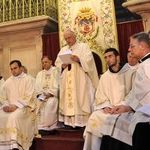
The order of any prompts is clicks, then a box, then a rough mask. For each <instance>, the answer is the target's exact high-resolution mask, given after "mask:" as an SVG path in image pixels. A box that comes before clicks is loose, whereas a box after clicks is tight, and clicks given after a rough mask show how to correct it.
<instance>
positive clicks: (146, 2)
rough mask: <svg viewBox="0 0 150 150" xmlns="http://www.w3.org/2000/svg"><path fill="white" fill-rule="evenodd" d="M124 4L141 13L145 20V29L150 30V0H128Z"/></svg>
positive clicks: (132, 10)
mask: <svg viewBox="0 0 150 150" xmlns="http://www.w3.org/2000/svg"><path fill="white" fill-rule="evenodd" d="M122 6H123V7H126V8H127V9H129V10H130V11H131V12H134V13H136V14H138V15H140V16H141V17H142V20H143V25H144V30H145V31H149V30H150V0H128V1H127V2H125V3H123V4H122Z"/></svg>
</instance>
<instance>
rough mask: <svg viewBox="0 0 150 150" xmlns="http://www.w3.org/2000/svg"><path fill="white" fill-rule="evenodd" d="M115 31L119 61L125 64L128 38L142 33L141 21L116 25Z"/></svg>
mask: <svg viewBox="0 0 150 150" xmlns="http://www.w3.org/2000/svg"><path fill="white" fill-rule="evenodd" d="M117 30H118V42H119V50H120V56H121V61H122V62H126V61H127V58H126V56H127V52H128V47H129V38H130V36H131V35H133V34H134V33H138V32H141V31H144V28H143V24H142V20H137V21H132V22H125V23H118V24H117Z"/></svg>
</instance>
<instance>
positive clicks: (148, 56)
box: [139, 53, 150, 63]
mask: <svg viewBox="0 0 150 150" xmlns="http://www.w3.org/2000/svg"><path fill="white" fill-rule="evenodd" d="M148 58H150V53H148V54H146V55H145V56H144V57H143V58H142V59H140V60H139V63H142V62H143V61H145V60H146V59H148Z"/></svg>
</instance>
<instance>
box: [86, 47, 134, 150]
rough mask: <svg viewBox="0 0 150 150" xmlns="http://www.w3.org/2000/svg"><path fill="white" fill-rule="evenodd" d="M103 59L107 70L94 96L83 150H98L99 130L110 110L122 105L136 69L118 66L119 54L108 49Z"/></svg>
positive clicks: (126, 65) (127, 65)
mask: <svg viewBox="0 0 150 150" xmlns="http://www.w3.org/2000/svg"><path fill="white" fill-rule="evenodd" d="M104 59H105V60H106V63H107V65H108V67H109V69H108V70H107V71H106V72H105V73H104V74H103V75H102V76H101V78H100V80H99V85H98V88H97V91H96V96H95V99H96V100H95V111H94V112H93V113H92V115H91V116H90V118H89V120H88V123H87V125H86V129H85V132H84V138H85V142H84V148H83V149H84V150H99V149H100V142H101V140H100V138H101V137H102V134H101V128H102V126H104V125H105V121H106V119H107V118H108V117H109V116H110V117H111V111H112V108H113V107H114V106H116V105H119V104H122V103H123V102H122V100H124V98H125V96H126V95H128V93H129V92H130V90H131V88H132V82H133V80H134V74H135V72H136V69H131V68H130V67H129V64H125V65H124V66H123V67H121V66H120V57H119V53H118V51H117V50H116V49H114V48H109V49H107V50H106V51H105V53H104Z"/></svg>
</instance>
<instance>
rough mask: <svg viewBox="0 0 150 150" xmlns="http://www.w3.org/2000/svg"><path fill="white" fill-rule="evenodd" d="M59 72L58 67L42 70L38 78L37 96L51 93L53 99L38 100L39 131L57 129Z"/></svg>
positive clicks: (36, 85)
mask: <svg viewBox="0 0 150 150" xmlns="http://www.w3.org/2000/svg"><path fill="white" fill-rule="evenodd" d="M59 75H60V73H59V71H58V68H56V67H51V68H50V69H49V70H42V71H40V72H39V73H38V74H37V76H36V84H35V89H36V94H37V95H39V94H40V95H41V94H43V93H46V94H48V93H50V94H52V95H53V97H50V98H48V99H44V101H39V100H37V103H38V107H39V108H38V110H39V111H38V115H39V116H38V129H39V130H40V129H43V130H52V129H54V128H57V121H58V115H57V113H58V87H59V86H58V85H59Z"/></svg>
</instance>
